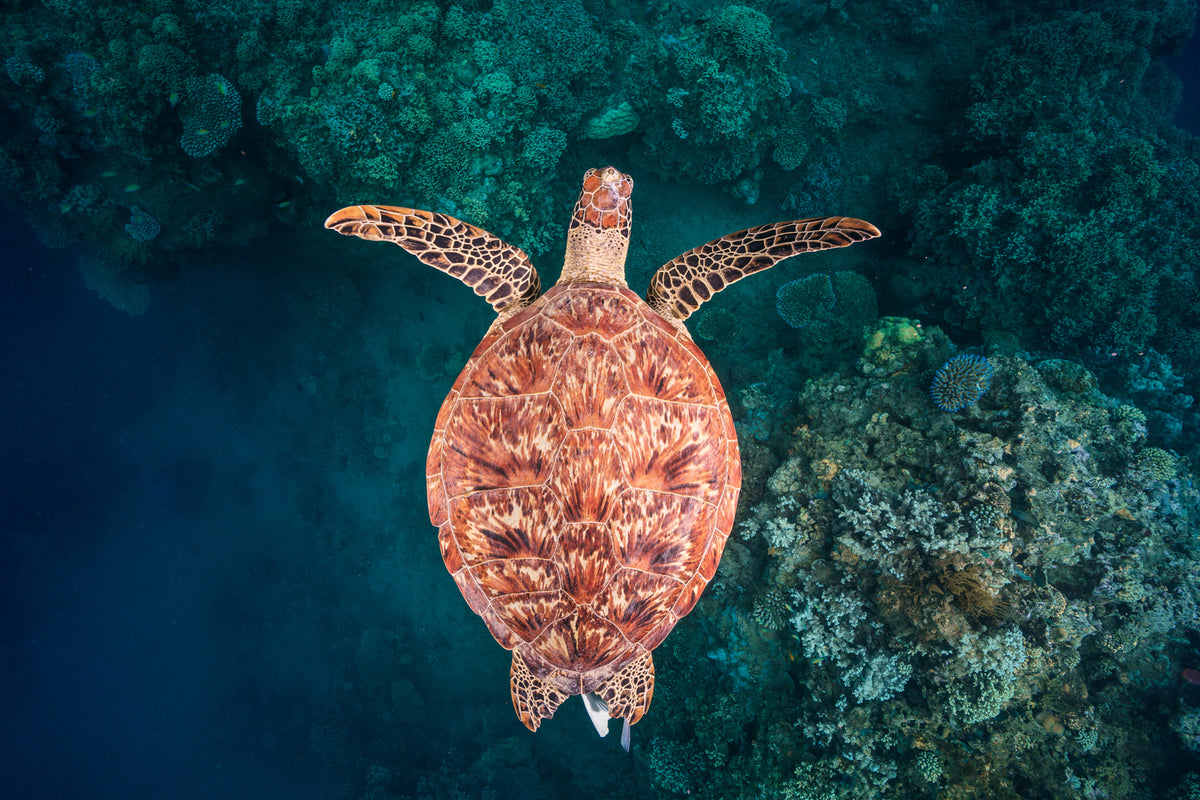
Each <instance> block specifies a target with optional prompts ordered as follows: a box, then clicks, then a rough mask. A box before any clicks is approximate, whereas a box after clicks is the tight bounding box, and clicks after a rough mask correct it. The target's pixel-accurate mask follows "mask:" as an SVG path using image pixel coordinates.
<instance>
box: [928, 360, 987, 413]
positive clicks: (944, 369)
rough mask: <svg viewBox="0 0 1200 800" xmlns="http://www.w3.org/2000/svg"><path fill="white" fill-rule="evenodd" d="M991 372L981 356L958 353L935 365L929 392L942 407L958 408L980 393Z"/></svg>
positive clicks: (980, 395) (974, 399)
mask: <svg viewBox="0 0 1200 800" xmlns="http://www.w3.org/2000/svg"><path fill="white" fill-rule="evenodd" d="M993 372H994V370H993V369H992V364H991V362H990V361H988V360H987V359H986V358H984V357H983V356H975V355H968V354H962V355H957V356H955V357H954V358H952V359H950V360H949V361H947V362H946V363H945V364H942V366H941V368H940V369H938V371H937V374H936V375H934V376H933V385H932V386H930V387H929V394H930V395H932V396H933V402H934V405H936V406H937V407H938V408H940V409H941V410H942V411H961V410H962V409H964V408H966V407H967V406H969V405H971V404H972V403H974V402H975V401H976V400H978V399H979V398H980V397H983V393H984V392H986V391H987V390H988V387H989V386H991V385H992V374H993Z"/></svg>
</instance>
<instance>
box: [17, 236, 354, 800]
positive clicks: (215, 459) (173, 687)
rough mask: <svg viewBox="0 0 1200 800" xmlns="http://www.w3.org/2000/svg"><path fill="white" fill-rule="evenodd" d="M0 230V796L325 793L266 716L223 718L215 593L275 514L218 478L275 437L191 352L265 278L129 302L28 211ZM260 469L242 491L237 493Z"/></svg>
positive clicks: (204, 282) (234, 665)
mask: <svg viewBox="0 0 1200 800" xmlns="http://www.w3.org/2000/svg"><path fill="white" fill-rule="evenodd" d="M0 236H2V237H3V250H4V252H5V253H6V254H8V256H7V261H6V266H5V268H4V270H3V273H2V280H3V283H4V286H3V291H2V292H0V305H2V311H0V314H2V316H3V319H4V325H3V329H2V330H3V334H2V335H3V351H4V354H5V355H4V359H3V362H0V372H2V375H3V386H4V414H5V418H6V423H5V424H4V425H3V426H2V427H0V436H2V437H3V439H2V442H3V445H2V452H3V481H2V482H0V493H2V494H0V497H2V498H3V499H2V500H0V509H3V511H2V513H3V517H4V523H3V525H4V529H5V531H4V532H5V535H4V537H3V540H2V544H0V547H2V548H3V549H2V555H0V559H2V561H3V565H4V568H3V595H2V600H3V608H4V616H3V625H2V627H0V636H2V637H3V641H2V643H0V652H2V653H3V656H2V662H0V664H2V666H0V669H2V670H3V682H4V685H5V691H4V692H3V695H2V699H0V703H2V704H3V710H2V712H0V715H2V717H3V719H4V725H3V727H2V728H0V737H3V739H2V742H0V752H3V754H4V755H3V759H2V762H0V763H2V765H0V770H2V772H0V780H2V781H3V783H4V786H5V789H4V794H5V795H6V796H8V797H180V798H191V797H194V798H201V797H213V796H228V797H252V796H285V795H290V796H295V797H323V796H328V795H329V791H330V787H328V786H327V785H325V784H323V783H322V779H321V778H320V776H319V774H318V773H316V772H315V771H313V770H310V769H308V768H307V767H306V766H305V765H304V764H282V763H279V762H278V761H275V760H273V759H271V758H263V757H262V755H261V753H256V752H255V751H256V749H261V745H260V744H259V742H261V740H262V739H263V738H264V737H265V736H268V735H269V731H268V730H266V728H265V726H264V727H261V728H260V727H257V726H255V725H254V724H253V719H252V718H250V717H248V716H247V717H242V718H239V719H237V720H235V721H232V722H231V721H230V720H228V719H222V710H223V709H227V706H228V700H229V698H230V697H231V696H233V695H234V694H235V693H236V692H238V691H239V690H240V687H242V686H243V685H244V683H245V682H246V681H247V680H248V679H250V678H251V676H249V675H247V674H246V672H245V670H246V664H245V663H244V662H243V663H239V661H238V660H237V659H235V657H234V655H233V654H232V653H230V652H229V647H228V639H227V638H226V637H224V636H223V635H222V634H221V632H220V631H218V630H216V629H215V627H214V623H213V614H212V611H213V607H214V604H215V603H216V601H217V598H218V597H219V596H220V594H221V592H222V588H223V587H222V585H223V583H224V582H228V581H229V580H230V579H231V576H232V575H236V574H241V573H242V572H243V570H241V569H240V568H239V567H238V564H239V562H244V561H246V560H247V559H249V560H253V559H255V558H260V557H262V556H263V550H264V549H265V548H267V547H268V544H267V543H266V542H265V541H264V539H265V537H264V536H262V534H261V531H259V530H254V527H255V525H256V524H261V523H262V522H263V521H264V519H269V518H270V514H267V515H266V516H265V517H264V516H257V517H256V518H254V519H251V518H248V517H244V516H240V515H239V514H238V513H236V510H235V508H236V506H235V505H234V504H231V503H230V502H229V498H228V497H222V496H221V495H222V494H223V493H224V492H225V491H226V490H227V489H228V488H229V487H230V476H231V474H233V473H237V472H239V471H242V472H245V473H247V474H252V473H254V472H256V471H258V470H260V468H261V467H262V465H263V463H264V462H269V461H270V460H271V457H272V455H273V454H272V453H271V452H270V450H271V448H272V447H274V445H273V444H272V443H271V442H270V440H269V435H268V434H269V432H266V431H261V430H258V431H256V430H254V429H253V421H252V420H248V419H247V418H246V417H245V416H244V415H241V414H239V413H238V412H237V410H236V409H234V408H233V407H232V406H231V402H230V401H231V395H232V394H235V392H234V393H226V394H222V393H221V392H219V391H217V390H216V389H215V388H214V387H213V386H211V385H209V384H207V383H206V382H205V381H204V380H202V379H201V380H195V379H194V376H193V377H192V378H189V377H188V376H187V373H188V372H189V370H188V367H187V365H188V362H189V360H191V359H192V358H194V356H195V349H194V348H195V345H196V342H197V335H196V333H197V326H198V325H214V324H215V325H220V324H222V323H221V315H222V314H230V315H236V314H239V313H242V312H245V311H246V308H245V304H246V303H252V302H255V301H262V302H264V303H268V304H269V303H270V301H271V296H270V293H269V292H268V291H267V290H266V289H265V288H264V287H262V286H261V285H254V284H253V283H252V282H249V281H245V280H242V281H237V280H236V279H233V278H232V277H231V276H229V275H228V274H221V273H220V272H214V273H210V274H207V275H204V276H203V277H198V280H197V281H195V282H192V281H185V282H184V283H183V284H181V285H179V286H178V287H176V288H175V289H174V290H173V291H172V292H171V293H170V294H169V295H168V296H167V297H165V298H164V299H165V302H163V303H160V304H159V305H158V307H156V308H155V309H154V310H152V311H151V312H150V313H148V314H147V315H145V316H143V317H139V318H130V317H128V316H126V315H124V314H122V313H120V312H117V311H115V310H113V309H112V308H110V307H108V306H107V305H106V304H104V303H102V302H98V301H97V299H96V297H95V296H94V295H92V294H91V293H90V292H88V291H87V290H86V288H84V286H83V284H82V281H81V280H80V278H79V275H78V273H77V272H76V270H75V268H74V256H73V254H72V253H70V252H69V251H48V250H45V249H42V248H40V247H39V246H37V244H36V243H35V242H34V241H33V239H32V236H31V234H30V232H29V231H28V229H27V228H26V227H25V226H24V225H23V224H22V222H21V221H20V216H19V215H17V216H15V217H10V218H8V222H7V223H6V224H5V227H4V229H3V232H2V233H0ZM223 281H233V285H230V284H229V283H224V284H223V283H222V282H223ZM233 288H236V289H237V291H236V292H229V291H223V289H224V290H228V289H233ZM215 295H220V296H221V297H223V298H226V300H228V299H229V298H235V297H237V298H240V304H241V305H242V308H234V307H232V306H234V305H237V304H235V303H229V302H226V303H225V304H224V305H223V306H222V305H220V304H218V305H215V306H206V302H205V301H206V300H212V299H213V297H214V296H215ZM269 480H270V479H269V478H267V479H262V480H259V481H258V483H257V485H255V486H254V487H253V488H247V487H246V486H243V487H241V489H240V491H242V492H245V493H246V494H247V498H246V499H245V503H244V504H243V505H242V506H241V508H247V509H248V508H249V506H250V505H252V504H253V501H252V500H250V499H249V495H250V494H253V493H254V492H256V491H259V490H263V489H265V486H264V485H263V484H264V483H265V482H267V481H269ZM251 482H253V479H252V480H251ZM261 499H262V498H260V500H261ZM278 513H279V514H284V513H286V512H284V511H282V510H280V511H279V512H278ZM228 588H229V587H225V589H226V590H228ZM316 655H317V654H316V653H313V652H310V653H307V654H306V658H308V659H312V658H314V657H315V656H316ZM308 667H309V668H313V669H319V667H315V666H314V665H312V664H309V665H308ZM260 677H261V676H260ZM277 677H282V676H277Z"/></svg>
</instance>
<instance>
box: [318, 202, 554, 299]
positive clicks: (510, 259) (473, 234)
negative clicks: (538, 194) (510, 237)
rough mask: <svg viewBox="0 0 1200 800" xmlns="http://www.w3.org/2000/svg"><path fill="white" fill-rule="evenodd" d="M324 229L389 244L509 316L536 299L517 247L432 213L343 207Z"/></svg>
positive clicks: (534, 283)
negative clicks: (401, 249) (465, 286)
mask: <svg viewBox="0 0 1200 800" xmlns="http://www.w3.org/2000/svg"><path fill="white" fill-rule="evenodd" d="M325 227H326V228H329V229H331V230H334V231H337V232H338V233H341V234H344V235H346V236H357V237H358V238H360V239H366V240H367V241H371V242H392V243H393V244H398V245H400V246H401V247H403V248H404V249H405V250H407V251H408V252H410V253H412V254H413V255H414V256H416V257H417V258H419V259H420V260H421V261H422V262H424V263H426V264H428V265H429V266H431V267H433V268H434V269H439V270H441V271H442V272H445V273H446V274H448V275H453V276H454V277H455V278H458V279H459V280H460V281H462V282H463V283H465V284H466V285H467V286H470V287H471V288H472V289H474V290H475V294H477V295H479V296H480V297H483V298H485V299H486V300H487V301H488V302H489V303H491V304H492V308H494V309H495V310H496V312H497V313H499V314H503V315H504V316H511V315H512V314H514V313H516V311H518V310H519V309H521V308H524V307H525V306H527V305H529V304H530V303H532V302H533V301H534V300H536V299H537V297H538V295H539V294H541V291H542V283H541V279H540V278H539V277H538V273H537V270H536V269H534V267H533V264H532V263H530V261H529V256H527V255H525V252H524V251H523V250H521V248H519V247H514V246H513V245H511V244H508V243H507V242H505V241H503V240H502V239H500V238H499V237H497V236H495V235H493V234H491V233H488V232H487V231H485V230H484V229H483V228H477V227H475V226H474V225H471V224H470V223H467V222H463V221H462V220H459V219H455V218H454V217H451V216H447V215H446V214H438V213H436V212H432V211H421V210H419V209H415V208H398V207H396V206H369V205H362V206H348V207H346V208H343V209H341V210H339V211H335V212H334V213H333V214H331V215H330V216H329V219H327V220H325Z"/></svg>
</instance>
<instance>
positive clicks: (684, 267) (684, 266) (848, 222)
mask: <svg viewBox="0 0 1200 800" xmlns="http://www.w3.org/2000/svg"><path fill="white" fill-rule="evenodd" d="M878 235H879V229H878V228H876V227H875V226H874V225H872V224H871V223H869V222H863V221H862V220H861V219H854V218H853V217H823V218H820V217H818V218H814V219H797V220H790V221H788V222H772V223H770V224H769V225H758V226H756V227H753V228H747V229H746V230H744V231H738V232H737V233H731V234H729V235H728V236H722V237H721V238H720V239H714V240H713V241H711V242H708V243H707V244H702V245H700V246H699V247H694V248H692V249H691V250H688V251H687V252H686V253H683V254H682V255H679V256H676V257H675V258H673V259H671V260H670V261H668V262H667V263H666V264H663V265H662V266H661V267H659V268H658V272H655V273H654V277H653V278H651V279H650V289H649V291H648V292H647V293H646V302H648V303H649V304H650V307H651V308H653V309H654V310H655V311H657V312H658V313H659V314H662V315H663V316H664V317H666V318H667V319H676V320H680V321H682V320H685V319H687V318H688V317H689V316H691V314H692V312H693V311H695V310H696V309H698V308H699V307H700V306H701V305H703V304H704V303H705V302H706V301H707V300H708V299H709V298H710V297H712V296H713V295H714V294H716V293H717V292H719V291H721V290H722V289H724V288H725V287H727V286H729V285H730V284H732V283H735V282H737V281H740V280H741V279H742V278H744V277H746V276H747V275H752V274H754V273H755V272H759V271H760V270H764V269H769V268H771V267H773V266H775V265H776V264H778V263H779V262H780V261H782V260H783V259H785V258H791V257H792V256H795V255H799V254H801V253H809V252H812V251H814V250H830V249H832V248H835V247H846V246H847V245H851V244H854V243H855V242H865V241H866V240H868V239H874V238H875V237H876V236H878Z"/></svg>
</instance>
